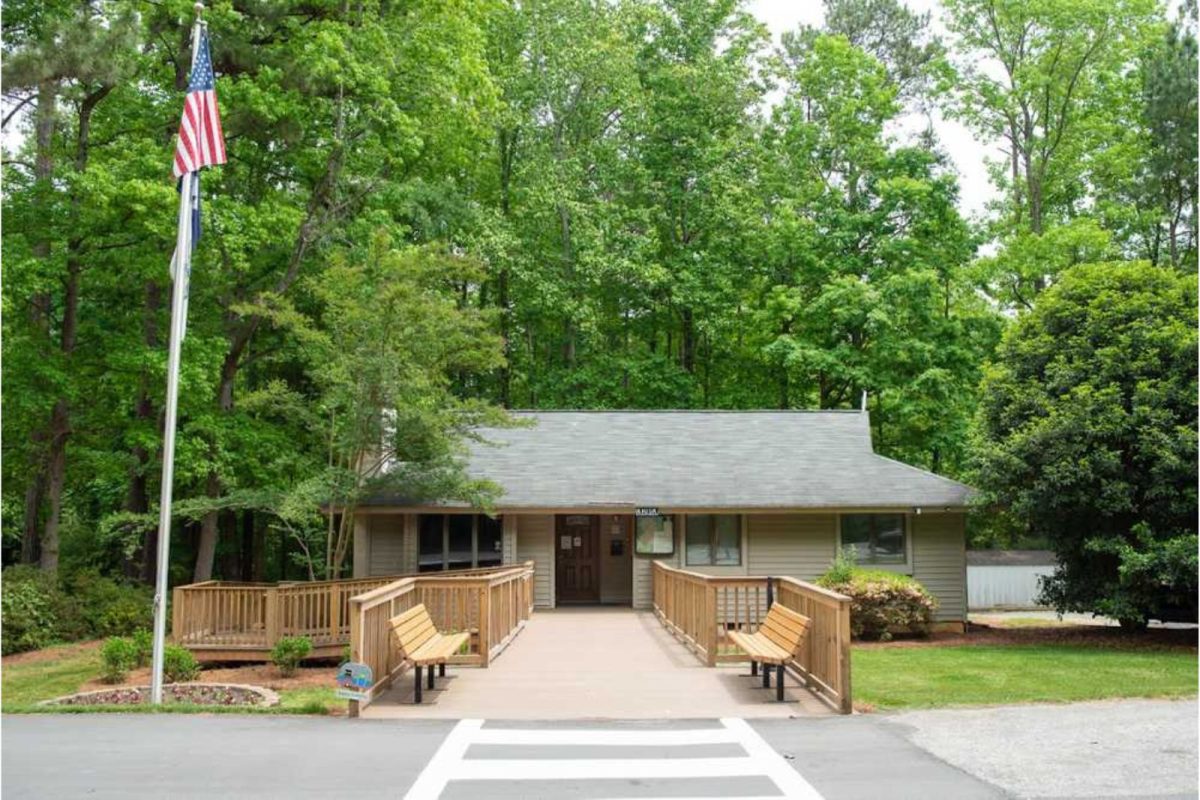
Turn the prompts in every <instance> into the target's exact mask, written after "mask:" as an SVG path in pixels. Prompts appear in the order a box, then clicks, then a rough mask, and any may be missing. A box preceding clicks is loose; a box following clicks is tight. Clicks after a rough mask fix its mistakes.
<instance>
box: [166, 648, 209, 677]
mask: <svg viewBox="0 0 1200 800" xmlns="http://www.w3.org/2000/svg"><path fill="white" fill-rule="evenodd" d="M199 675H200V664H199V663H198V662H197V661H196V657H195V656H194V655H192V652H191V651H190V650H188V649H187V648H186V647H181V646H180V645H177V644H169V645H167V646H166V649H164V650H163V677H165V678H166V680H167V683H182V682H183V681H193V680H195V679H196V678H197V677H199Z"/></svg>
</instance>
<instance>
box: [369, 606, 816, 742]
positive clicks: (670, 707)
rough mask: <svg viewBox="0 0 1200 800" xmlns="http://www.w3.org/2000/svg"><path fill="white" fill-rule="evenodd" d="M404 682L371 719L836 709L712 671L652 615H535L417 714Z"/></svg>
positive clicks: (794, 685)
mask: <svg viewBox="0 0 1200 800" xmlns="http://www.w3.org/2000/svg"><path fill="white" fill-rule="evenodd" d="M412 695H413V687H412V682H411V681H409V680H404V679H401V680H398V681H397V682H396V683H394V684H393V685H392V687H391V688H390V689H388V690H386V691H385V692H383V693H382V694H381V695H380V696H378V697H377V698H376V699H375V701H374V702H373V703H371V704H370V705H369V706H367V707H366V708H363V709H362V711H361V715H362V716H363V717H365V718H398V717H401V718H403V717H407V718H453V719H462V718H491V719H669V718H675V719H681V718H700V717H789V716H809V715H812V716H818V715H820V716H824V715H828V714H832V713H834V712H833V711H832V710H831V709H830V707H829V706H828V705H827V704H826V703H824V702H822V701H821V700H820V699H818V698H817V697H816V696H814V695H813V694H812V693H811V692H810V691H809V690H808V689H806V688H804V687H803V686H802V685H800V684H799V683H798V682H796V680H795V678H794V677H789V682H788V685H787V689H786V700H787V701H786V702H783V703H777V702H775V690H774V688H773V687H772V688H771V689H763V688H762V686H761V683H760V682H759V681H758V680H757V679H755V678H752V677H750V670H749V665H748V664H744V663H743V664H728V665H720V666H717V667H707V666H705V665H704V664H703V663H701V661H700V660H698V659H697V658H696V656H695V655H694V654H693V653H692V652H691V651H690V650H689V649H688V648H687V647H685V646H684V645H683V644H682V643H681V642H680V641H679V640H678V639H676V638H675V637H674V636H672V635H671V633H670V632H669V631H668V630H667V629H666V628H665V627H664V626H663V625H662V623H660V622H659V620H658V619H657V618H656V617H655V615H654V613H653V612H651V611H634V610H631V609H629V608H604V607H589V608H560V609H555V610H553V611H545V610H539V611H537V612H536V613H534V614H533V615H532V616H531V617H530V619H529V620H528V622H527V623H526V624H525V628H524V630H523V631H522V633H521V635H520V636H519V637H517V639H516V640H515V641H514V642H513V643H512V645H511V646H510V647H508V649H507V650H506V651H505V652H504V656H503V657H502V658H497V659H495V660H494V661H493V662H492V663H491V664H490V666H488V668H487V669H480V668H473V667H468V666H460V667H452V668H450V669H449V670H447V675H446V677H445V678H439V679H438V680H437V688H436V689H434V690H433V691H425V692H424V697H423V703H422V704H421V705H419V706H418V705H414V704H413V702H412V700H413V697H412Z"/></svg>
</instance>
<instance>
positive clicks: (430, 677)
mask: <svg viewBox="0 0 1200 800" xmlns="http://www.w3.org/2000/svg"><path fill="white" fill-rule="evenodd" d="M426 681H427V682H426V685H425V688H427V689H432V688H433V664H430V665H429V675H428V676H426Z"/></svg>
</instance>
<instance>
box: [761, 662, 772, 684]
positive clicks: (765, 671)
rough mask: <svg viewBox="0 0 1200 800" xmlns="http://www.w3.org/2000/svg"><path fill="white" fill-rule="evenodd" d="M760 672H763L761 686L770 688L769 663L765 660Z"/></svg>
mask: <svg viewBox="0 0 1200 800" xmlns="http://www.w3.org/2000/svg"><path fill="white" fill-rule="evenodd" d="M762 674H763V688H764V689H770V688H771V665H770V664H768V663H767V662H765V661H764V662H763V668H762Z"/></svg>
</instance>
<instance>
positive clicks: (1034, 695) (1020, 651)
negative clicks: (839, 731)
mask: <svg viewBox="0 0 1200 800" xmlns="http://www.w3.org/2000/svg"><path fill="white" fill-rule="evenodd" d="M852 664H853V673H852V682H853V687H854V700H855V703H856V704H858V703H865V704H869V705H871V706H874V707H876V708H880V709H891V708H938V707H942V706H956V705H991V704H1001V703H1044V702H1048V703H1059V702H1072V701H1078V700H1100V699H1104V698H1111V697H1185V696H1190V695H1195V694H1196V680H1197V668H1196V654H1195V653H1193V652H1189V651H1187V650H1141V651H1139V650H1115V649H1114V650H1108V649H1103V648H1098V647H1088V646H1072V645H995V646H962V647H892V648H870V649H857V648H856V649H855V650H854V651H853V653H852Z"/></svg>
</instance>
